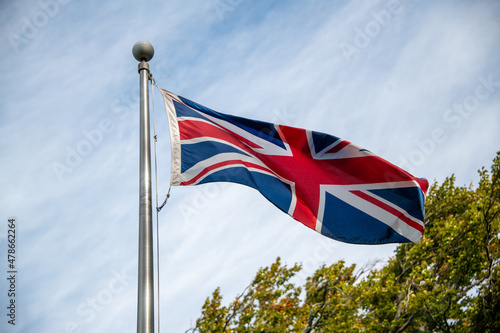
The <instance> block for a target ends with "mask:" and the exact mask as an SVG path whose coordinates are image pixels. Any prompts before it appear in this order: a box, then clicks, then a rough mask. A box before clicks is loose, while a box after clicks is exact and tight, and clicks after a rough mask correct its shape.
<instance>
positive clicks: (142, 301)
mask: <svg viewBox="0 0 500 333" xmlns="http://www.w3.org/2000/svg"><path fill="white" fill-rule="evenodd" d="M132 54H133V55H134V57H135V59H137V61H140V63H139V74H140V82H141V87H140V95H141V100H140V148H139V149H140V154H139V155H140V156H139V159H140V160H139V164H140V166H139V265H138V271H139V274H138V278H139V279H138V290H137V333H154V289H153V288H154V284H153V213H152V204H151V197H152V195H151V133H150V129H149V90H148V80H149V65H148V63H147V62H148V61H149V60H151V58H153V55H154V49H153V46H152V45H151V44H150V43H149V42H146V41H139V42H137V43H135V45H134V47H133V49H132Z"/></svg>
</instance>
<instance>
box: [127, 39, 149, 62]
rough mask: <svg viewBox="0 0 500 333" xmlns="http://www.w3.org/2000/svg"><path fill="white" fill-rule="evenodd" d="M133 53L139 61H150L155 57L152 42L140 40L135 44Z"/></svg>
mask: <svg viewBox="0 0 500 333" xmlns="http://www.w3.org/2000/svg"><path fill="white" fill-rule="evenodd" d="M132 54H133V55H134V58H135V59H137V61H143V60H145V61H149V60H151V59H152V58H153V55H154V54H155V50H154V48H153V45H151V43H150V42H147V41H145V40H140V41H138V42H137V43H135V44H134V47H133V48H132Z"/></svg>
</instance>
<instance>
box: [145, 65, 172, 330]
mask: <svg viewBox="0 0 500 333" xmlns="http://www.w3.org/2000/svg"><path fill="white" fill-rule="evenodd" d="M149 80H150V81H151V83H152V84H154V85H156V83H155V80H154V79H153V74H151V72H150V73H149ZM151 94H152V99H153V102H152V106H153V138H154V142H153V147H154V157H155V191H156V294H157V296H156V300H157V306H156V307H157V309H158V315H157V321H158V324H157V325H158V333H160V227H159V222H158V217H159V214H158V213H159V212H160V210H159V209H158V167H157V165H158V163H157V159H156V142H157V141H158V140H157V136H156V122H155V90H154V87H151ZM168 193H169V194H167V196H170V188H169V189H168ZM165 203H166V199H165V202H164V203H163V204H162V207H163V206H164V205H165Z"/></svg>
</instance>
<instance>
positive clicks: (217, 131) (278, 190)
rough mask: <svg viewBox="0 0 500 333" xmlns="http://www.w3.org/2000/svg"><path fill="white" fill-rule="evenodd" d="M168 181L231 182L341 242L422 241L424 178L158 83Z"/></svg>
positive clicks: (336, 141)
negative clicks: (168, 150) (166, 131)
mask: <svg viewBox="0 0 500 333" xmlns="http://www.w3.org/2000/svg"><path fill="white" fill-rule="evenodd" d="M160 91H161V93H162V96H163V99H164V101H165V106H166V109H167V114H168V119H169V126H170V137H171V145H172V175H171V183H172V185H198V184H204V183H209V182H218V181H226V182H234V183H240V184H244V185H247V186H250V187H253V188H254V189H256V190H258V191H259V192H260V193H261V194H262V195H264V196H265V197H266V198H267V199H268V200H269V201H270V202H272V203H273V204H274V205H275V206H276V207H278V208H279V209H281V210H282V211H284V212H285V213H287V214H289V215H290V216H292V217H293V218H294V219H296V220H297V221H299V222H301V223H302V224H304V225H305V226H307V227H309V228H311V229H313V230H316V231H317V232H319V233H321V234H323V235H325V236H327V237H330V238H333V239H336V240H339V241H343V242H347V243H355V244H384V243H404V242H418V241H420V239H421V237H422V235H423V232H424V223H423V220H424V200H425V194H426V192H427V188H428V183H427V181H426V180H425V179H421V178H415V177H413V176H412V175H410V174H409V173H408V172H406V171H404V170H402V169H400V168H398V167H397V166H395V165H393V164H391V163H389V162H387V161H385V160H384V159H382V158H380V157H378V156H375V155H374V154H373V153H371V152H370V151H368V150H366V149H362V148H360V147H358V146H356V145H354V144H352V143H350V142H348V141H346V140H342V139H340V138H338V137H335V136H332V135H328V134H323V133H319V132H315V131H310V130H305V129H301V128H294V127H289V126H283V125H277V124H271V123H267V122H262V121H256V120H250V119H246V118H242V117H237V116H232V115H227V114H223V113H220V112H216V111H214V110H211V109H209V108H206V107H204V106H202V105H199V104H197V103H195V102H193V101H190V100H188V99H186V98H183V97H181V96H178V95H176V94H173V93H171V92H169V91H167V90H164V89H161V88H160Z"/></svg>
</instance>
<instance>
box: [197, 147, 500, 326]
mask: <svg viewBox="0 0 500 333" xmlns="http://www.w3.org/2000/svg"><path fill="white" fill-rule="evenodd" d="M479 173H480V176H481V179H480V182H479V184H478V187H477V188H476V189H475V188H474V187H473V186H472V185H470V186H469V187H465V186H462V187H458V186H456V185H455V178H454V176H451V177H449V178H447V179H446V180H445V181H444V182H443V183H442V184H441V185H439V184H437V183H434V184H433V185H432V186H431V188H430V191H429V194H428V196H427V200H426V212H427V214H426V220H425V234H424V237H423V238H422V241H421V242H420V243H407V244H402V245H400V246H399V247H398V248H397V249H396V251H395V255H394V257H393V258H391V259H390V260H389V261H388V262H387V263H386V264H385V265H384V266H383V267H382V268H380V269H371V270H370V271H369V272H366V270H356V266H355V265H351V266H346V265H345V263H344V262H343V261H339V262H337V263H335V264H333V265H331V266H328V267H327V266H322V267H320V268H319V269H318V270H317V271H316V272H315V273H314V274H313V275H312V276H310V277H309V278H308V279H307V281H306V283H305V285H304V286H296V285H294V284H293V283H292V282H291V280H292V278H293V277H294V276H295V275H296V274H297V272H299V271H300V269H301V266H300V265H298V264H295V265H294V266H292V267H291V268H288V267H287V266H286V265H283V264H282V263H281V260H280V258H278V259H277V260H276V262H275V263H274V264H272V265H271V266H270V267H266V268H261V269H260V270H259V271H258V272H257V274H256V277H255V279H254V280H253V281H252V283H251V284H250V285H249V286H248V287H247V288H246V289H245V290H244V291H243V293H242V294H241V295H239V296H238V297H236V299H235V300H234V301H233V302H231V303H230V304H229V305H227V306H225V305H223V304H222V295H221V294H220V290H219V289H216V290H215V291H214V293H213V294H212V297H211V298H208V299H207V300H206V302H205V304H204V306H203V308H202V314H201V317H200V318H199V319H198V320H197V321H196V326H195V327H194V328H191V329H190V330H188V331H192V332H362V331H364V332H403V331H404V332H423V331H424V332H427V331H430V332H496V331H499V330H500V282H499V271H500V259H499V258H500V240H499V238H500V213H499V212H500V181H499V177H500V153H498V154H497V156H496V158H495V159H494V161H493V165H492V167H491V172H487V171H486V170H485V169H484V168H483V169H482V170H480V171H479ZM365 273H367V274H365ZM362 276H364V277H362Z"/></svg>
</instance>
